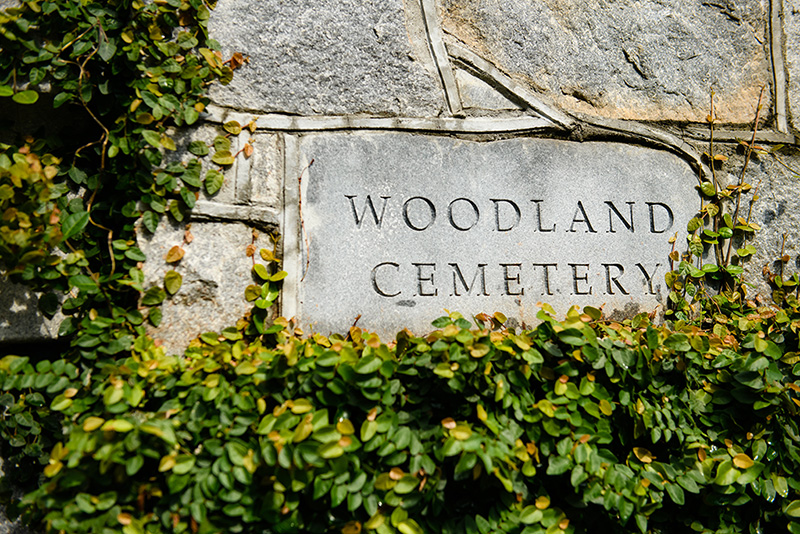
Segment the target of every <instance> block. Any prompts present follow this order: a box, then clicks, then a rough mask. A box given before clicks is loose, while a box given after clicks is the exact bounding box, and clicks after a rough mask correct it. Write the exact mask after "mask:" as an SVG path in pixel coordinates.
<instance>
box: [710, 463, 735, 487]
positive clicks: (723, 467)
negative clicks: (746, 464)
mask: <svg viewBox="0 0 800 534" xmlns="http://www.w3.org/2000/svg"><path fill="white" fill-rule="evenodd" d="M737 478H739V471H738V470H737V469H735V468H734V467H733V462H732V461H731V460H725V461H724V462H722V463H721V464H719V467H717V475H716V477H714V484H717V485H719V486H730V485H731V484H733V483H734V482H736V479H737Z"/></svg>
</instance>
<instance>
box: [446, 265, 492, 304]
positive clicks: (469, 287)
mask: <svg viewBox="0 0 800 534" xmlns="http://www.w3.org/2000/svg"><path fill="white" fill-rule="evenodd" d="M447 265H449V266H450V267H452V268H453V293H452V294H451V296H453V295H455V296H456V297H460V296H461V293H459V292H458V281H459V280H460V281H461V285H462V286H463V287H464V291H466V292H467V295H469V294H470V292H471V291H472V288H473V287H475V279H477V278H478V272H479V271H480V274H481V291H480V293H478V295H484V296H486V297H488V296H489V293H487V292H486V271H485V270H484V268H485V267H486V264H485V263H479V264H478V268H477V269H475V274H474V275H472V282H470V283H469V285H467V281H466V280H464V275H463V274H461V269H460V268H459V267H458V264H457V263H448V264H447Z"/></svg>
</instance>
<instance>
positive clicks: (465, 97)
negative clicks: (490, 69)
mask: <svg viewBox="0 0 800 534" xmlns="http://www.w3.org/2000/svg"><path fill="white" fill-rule="evenodd" d="M455 76H456V82H457V83H458V92H459V96H460V97H461V104H462V105H463V106H464V108H466V109H469V108H478V109H491V110H519V109H521V108H520V107H519V106H518V105H517V104H515V103H514V102H512V101H510V100H509V99H507V98H505V97H504V96H503V95H501V94H500V93H498V92H497V90H496V89H495V88H494V87H492V86H491V85H489V84H488V83H486V82H484V81H483V80H480V79H478V78H476V77H475V76H473V75H472V74H469V73H468V72H465V71H463V70H461V69H457V70H456V73H455Z"/></svg>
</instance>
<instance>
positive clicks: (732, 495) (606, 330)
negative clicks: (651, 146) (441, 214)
mask: <svg viewBox="0 0 800 534" xmlns="http://www.w3.org/2000/svg"><path fill="white" fill-rule="evenodd" d="M539 317H540V319H541V320H542V323H541V325H539V326H538V327H537V328H535V329H533V330H530V331H524V332H515V331H514V330H513V329H503V328H502V326H501V321H502V320H503V319H504V318H503V317H501V316H498V317H497V318H491V319H490V318H487V317H485V316H484V317H481V319H483V320H484V321H485V324H484V323H482V322H480V321H479V320H476V323H477V325H478V327H476V325H475V324H472V323H470V322H469V321H467V320H465V319H464V318H462V317H461V316H460V315H458V314H452V315H451V316H450V317H442V318H440V319H437V320H436V321H435V323H434V325H435V326H436V327H438V328H439V329H438V330H436V331H434V332H432V333H431V334H429V335H428V336H426V337H424V338H420V337H413V336H411V335H410V334H409V333H408V332H406V331H404V332H401V333H399V334H398V336H397V338H396V340H394V341H392V342H391V343H388V344H386V343H384V342H382V341H381V340H379V338H378V337H377V336H376V335H373V334H369V333H367V332H363V331H361V330H360V329H358V328H353V329H351V331H350V333H349V335H348V336H347V338H343V337H341V336H331V337H330V338H325V337H323V336H321V335H315V336H313V337H312V338H311V339H307V338H305V337H303V336H302V335H301V332H299V331H298V330H295V329H294V327H293V326H292V325H291V324H289V323H288V322H286V321H285V320H282V319H280V320H278V321H277V322H276V324H274V325H273V326H272V327H270V328H269V329H267V330H265V333H264V334H263V335H260V336H258V339H257V340H256V341H251V342H248V341H246V339H248V336H247V334H248V332H249V333H252V329H253V326H252V325H248V324H247V323H244V322H243V323H242V324H241V325H240V327H241V328H240V329H239V330H237V329H234V328H232V329H228V330H226V331H224V332H223V333H222V334H221V335H217V334H206V335H204V336H202V340H198V341H197V342H195V343H194V346H192V347H190V348H189V349H188V350H187V352H186V354H185V357H183V358H176V357H168V356H165V355H164V353H163V351H162V350H161V349H159V348H157V347H155V346H154V345H153V343H152V341H150V340H149V338H147V337H146V336H143V335H142V336H140V337H139V338H138V339H137V340H136V342H135V343H134V346H133V350H132V352H131V353H130V354H128V355H125V356H124V357H122V358H118V359H97V360H95V361H94V362H91V363H90V362H88V361H83V362H70V361H67V360H55V361H49V360H43V361H40V362H38V363H35V364H34V363H33V362H31V361H29V360H28V359H27V358H20V357H13V356H9V357H6V358H5V359H3V360H2V361H1V362H0V367H1V368H2V374H0V381H1V383H2V389H3V391H4V393H3V395H2V397H0V404H2V405H3V406H4V407H5V411H6V417H5V418H3V419H2V421H1V422H0V428H1V429H2V434H3V438H4V440H3V441H4V443H3V453H4V456H6V457H9V456H11V457H14V452H15V451H20V450H25V451H26V452H28V453H29V454H32V457H33V458H35V457H36V453H37V452H38V451H40V450H41V446H43V445H44V446H45V452H49V454H47V455H45V457H44V459H43V460H41V462H42V463H43V464H44V465H39V466H38V467H37V468H36V471H37V472H41V473H43V475H42V477H43V478H42V481H41V484H38V483H37V481H35V480H34V481H33V482H34V483H33V486H32V487H33V488H34V489H33V490H32V491H30V492H29V493H28V494H27V495H25V497H24V498H23V499H22V501H21V502H18V503H13V504H11V508H10V510H11V511H12V513H16V512H19V513H22V515H23V517H24V519H25V521H26V522H28V523H30V524H32V525H44V526H46V527H47V528H48V529H50V530H53V531H62V532H75V533H78V532H81V533H86V532H98V533H99V532H118V531H119V530H122V531H123V532H124V533H125V534H134V533H142V532H200V533H211V532H276V533H279V532H280V533H288V532H309V533H312V532H342V533H343V534H355V533H357V532H360V531H375V532H377V533H379V534H388V533H390V532H400V533H402V534H416V533H421V532H429V533H440V532H441V533H468V534H472V533H481V534H487V533H489V532H502V533H513V532H523V533H525V534H533V533H547V534H553V533H561V532H567V533H572V532H598V531H600V532H612V531H613V532H689V531H697V532H778V531H785V529H787V527H788V528H789V530H790V531H791V532H800V523H792V519H793V518H794V517H797V516H800V500H797V499H798V490H800V478H798V477H797V476H796V472H797V468H798V465H800V456H798V452H797V442H798V439H799V437H798V427H797V409H798V404H800V401H798V397H797V391H800V387H799V386H798V385H797V384H796V383H795V379H796V375H797V374H798V373H800V363H798V362H800V356H798V355H797V353H796V352H795V351H796V350H797V339H798V338H797V334H796V330H797V328H798V326H800V312H798V311H797V310H795V309H791V311H790V312H783V311H782V312H779V313H775V312H774V311H767V310H756V309H753V310H751V313H750V314H748V315H746V316H742V317H737V318H733V319H732V320H730V321H728V322H727V324H723V323H717V324H716V325H714V326H713V328H712V329H711V330H713V331H703V330H700V329H699V328H697V327H695V326H684V327H677V328H674V329H669V328H667V327H664V326H655V325H652V324H650V322H649V321H648V319H647V317H646V316H644V315H642V316H638V317H636V318H635V319H633V320H631V321H625V322H623V323H614V322H603V321H600V320H598V319H599V312H598V311H597V310H594V309H591V308H587V309H585V311H584V313H579V312H578V311H576V310H575V309H573V310H572V311H571V312H570V314H569V315H568V317H567V318H566V320H565V321H563V322H560V321H557V320H555V319H553V318H552V316H551V315H550V314H548V313H546V312H544V311H543V312H540V315H539ZM14 463H16V464H17V465H18V466H19V468H20V470H29V469H31V466H30V465H28V464H26V462H25V460H24V455H17V456H16V457H14ZM14 472H15V470H14V469H12V470H11V473H12V475H13V474H14ZM37 486H38V487H37Z"/></svg>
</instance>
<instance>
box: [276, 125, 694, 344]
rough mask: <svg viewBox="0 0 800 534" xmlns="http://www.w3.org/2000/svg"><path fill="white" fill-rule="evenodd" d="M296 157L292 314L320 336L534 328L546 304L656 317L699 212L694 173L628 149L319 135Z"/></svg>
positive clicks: (662, 156) (290, 197)
mask: <svg viewBox="0 0 800 534" xmlns="http://www.w3.org/2000/svg"><path fill="white" fill-rule="evenodd" d="M312 160H313V163H311V162H312ZM287 162H288V166H287V171H289V172H296V174H295V176H299V175H300V174H301V172H302V180H293V179H292V178H289V177H290V176H292V174H289V173H288V172H287V186H286V187H287V190H286V193H287V198H286V202H287V206H289V205H292V204H294V203H297V204H299V205H300V206H301V209H300V210H295V211H294V212H291V213H290V212H289V210H287V220H286V225H285V226H286V232H287V234H286V235H287V243H286V262H287V263H286V266H287V269H288V270H289V278H288V279H287V282H288V283H287V286H286V294H285V296H284V310H283V312H284V314H285V315H288V316H293V315H294V316H297V317H299V319H300V321H301V324H302V325H304V326H305V327H309V329H310V330H314V331H320V332H323V333H329V332H332V331H340V332H344V331H346V330H347V329H348V328H349V326H350V325H352V324H353V322H354V321H355V320H356V318H357V317H359V316H360V320H359V322H358V325H359V326H361V327H363V328H366V329H368V330H372V331H376V332H378V333H380V334H381V335H393V334H394V333H396V331H397V330H399V329H402V328H404V327H408V328H410V329H411V330H412V331H413V332H415V333H417V334H424V333H425V332H426V331H428V330H430V329H431V326H430V323H431V321H432V320H433V319H435V318H436V317H439V316H441V315H443V314H446V313H447V312H446V310H449V311H460V312H461V313H463V314H464V316H465V317H471V316H472V315H474V314H477V313H481V312H486V313H494V312H496V311H500V312H502V313H504V314H505V315H507V316H508V317H510V318H514V319H516V320H517V321H520V322H525V323H527V324H528V325H531V324H534V323H535V322H536V319H535V316H536V313H537V312H538V310H539V306H538V305H537V304H538V303H540V302H546V303H548V304H550V305H552V306H553V307H554V308H555V309H556V311H557V312H558V313H562V314H563V313H564V312H566V310H567V309H568V308H569V306H571V305H578V306H585V305H592V306H595V307H602V308H603V309H604V311H605V313H606V315H611V316H613V314H615V313H617V314H624V315H626V316H631V315H634V314H636V313H639V312H645V311H646V312H650V311H653V310H654V309H656V308H657V307H659V306H663V305H664V303H665V299H666V296H667V290H666V287H665V284H664V274H665V273H666V272H667V271H668V270H669V259H668V254H669V252H670V250H671V249H672V245H671V244H670V243H669V238H670V237H671V236H673V235H675V234H676V232H677V234H678V242H677V245H676V246H678V247H681V246H682V245H683V244H684V243H685V227H686V222H687V221H688V220H689V219H690V218H691V217H692V215H693V214H694V212H695V211H696V210H697V208H698V205H699V199H698V194H697V192H696V190H695V187H694V186H695V185H696V184H697V180H696V176H695V173H694V172H693V171H692V169H691V168H690V167H689V165H688V164H687V163H685V162H684V161H683V160H681V159H680V158H678V157H677V156H675V155H672V154H670V153H667V152H663V151H658V150H654V149H649V148H643V147H639V146H632V145H624V144H617V143H595V142H592V143H588V142H587V143H576V142H571V141H560V140H552V139H531V138H517V139H509V140H501V141H491V142H476V141H465V140H459V139H452V138H447V137H436V136H425V135H411V134H396V133H386V134H382V133H374V134H373V133H367V134H365V133H360V134H347V133H339V134H314V135H308V136H304V137H302V138H300V140H299V141H298V142H297V144H296V146H294V147H292V148H291V150H289V149H287ZM309 163H311V165H310V166H309ZM298 195H299V198H298ZM296 200H299V201H300V202H299V203H298V202H294V201H296ZM290 201H292V203H290Z"/></svg>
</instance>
